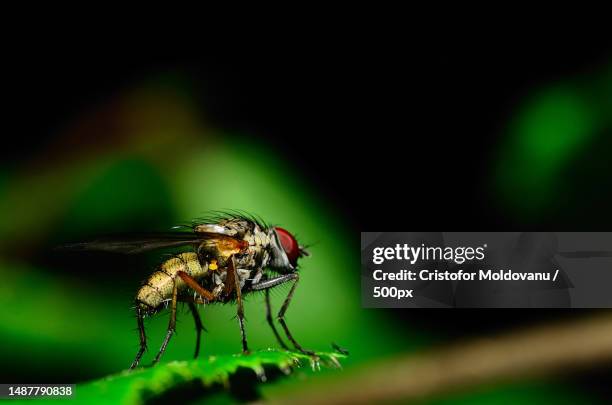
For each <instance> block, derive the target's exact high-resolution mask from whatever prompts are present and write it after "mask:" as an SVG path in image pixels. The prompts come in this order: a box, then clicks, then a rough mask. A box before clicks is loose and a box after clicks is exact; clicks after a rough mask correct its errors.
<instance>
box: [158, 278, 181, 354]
mask: <svg viewBox="0 0 612 405" xmlns="http://www.w3.org/2000/svg"><path fill="white" fill-rule="evenodd" d="M177 295H178V283H177V282H176V280H174V288H173V289H172V307H171V310H170V323H169V324H168V333H166V338H165V339H164V342H163V343H162V345H161V347H160V349H159V353H157V356H155V360H153V364H156V363H157V362H159V359H160V358H161V356H162V354H164V352H165V351H166V346H168V342H169V341H170V338H171V337H172V335H173V334H174V331H175V329H176V302H177Z"/></svg>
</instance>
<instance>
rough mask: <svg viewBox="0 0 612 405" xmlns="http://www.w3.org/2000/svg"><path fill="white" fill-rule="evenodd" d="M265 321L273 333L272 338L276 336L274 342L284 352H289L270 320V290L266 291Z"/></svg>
mask: <svg viewBox="0 0 612 405" xmlns="http://www.w3.org/2000/svg"><path fill="white" fill-rule="evenodd" d="M266 321H268V325H270V328H272V332H274V336H276V340H277V341H278V344H279V345H281V347H282V348H283V349H285V350H289V348H288V347H287V345H286V344H285V342H283V339H281V337H280V335H279V333H278V331H277V330H276V326H274V319H272V305H271V304H270V289H269V288H268V289H266Z"/></svg>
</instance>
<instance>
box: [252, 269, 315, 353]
mask: <svg viewBox="0 0 612 405" xmlns="http://www.w3.org/2000/svg"><path fill="white" fill-rule="evenodd" d="M299 279H300V276H299V275H298V274H297V273H291V274H286V275H284V276H279V277H276V278H272V279H270V280H265V281H262V282H260V283H257V284H254V285H253V286H252V287H251V288H252V289H253V290H269V289H270V288H273V287H276V286H277V285H280V284H283V283H286V282H289V281H294V283H293V285H292V286H291V290H289V294H287V298H285V301H284V302H283V306H282V307H281V309H280V311H279V312H278V315H277V319H278V322H279V323H280V324H281V326H282V327H283V330H284V331H285V334H286V335H287V338H288V339H289V340H290V341H291V343H292V344H293V346H294V347H295V348H296V350H298V351H299V352H301V353H304V354H308V355H310V356H316V354H315V352H313V351H312V350H307V349H304V348H303V347H302V346H301V345H300V344H299V343H298V342H297V341H296V340H295V339H294V338H293V336H292V335H291V331H289V328H288V327H287V323H286V322H285V312H287V308H289V304H290V303H291V299H292V298H293V293H294V292H295V289H296V288H297V285H298V281H299Z"/></svg>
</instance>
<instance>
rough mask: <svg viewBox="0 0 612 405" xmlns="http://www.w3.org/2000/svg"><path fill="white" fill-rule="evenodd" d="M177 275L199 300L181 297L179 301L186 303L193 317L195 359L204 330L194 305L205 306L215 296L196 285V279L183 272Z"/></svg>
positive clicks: (198, 352)
mask: <svg viewBox="0 0 612 405" xmlns="http://www.w3.org/2000/svg"><path fill="white" fill-rule="evenodd" d="M177 275H178V276H179V277H180V278H181V280H183V281H184V282H185V284H187V285H188V286H189V287H190V288H191V289H193V290H194V291H195V292H197V293H198V294H199V295H200V297H199V298H195V297H194V298H191V297H181V301H183V302H187V303H188V305H189V309H190V310H191V313H192V315H193V320H194V321H195V325H196V334H197V335H196V349H195V354H194V358H197V357H198V354H200V339H201V336H202V331H203V330H206V329H205V328H204V325H202V319H201V318H200V314H199V313H198V309H197V307H196V306H195V304H206V303H207V302H211V301H213V300H214V299H215V296H214V295H213V293H211V292H210V291H208V290H207V289H205V288H204V287H202V286H201V285H200V284H198V282H197V280H196V279H194V278H193V277H191V276H190V275H189V274H187V273H185V272H184V271H179V272H178V273H177Z"/></svg>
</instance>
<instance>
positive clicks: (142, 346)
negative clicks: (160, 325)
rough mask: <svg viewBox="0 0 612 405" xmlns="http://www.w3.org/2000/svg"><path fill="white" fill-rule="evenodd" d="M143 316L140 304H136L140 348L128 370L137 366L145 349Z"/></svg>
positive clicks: (145, 338)
mask: <svg viewBox="0 0 612 405" xmlns="http://www.w3.org/2000/svg"><path fill="white" fill-rule="evenodd" d="M136 305H139V304H138V303H137V304H136ZM143 318H144V316H143V313H142V308H140V306H137V307H136V320H137V322H138V332H139V335H140V349H139V350H138V353H137V354H136V358H135V359H134V361H133V362H132V365H131V366H130V370H133V369H135V368H136V367H138V363H140V359H141V358H142V355H143V354H144V352H145V351H146V350H147V335H146V333H145V328H144V321H143Z"/></svg>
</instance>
